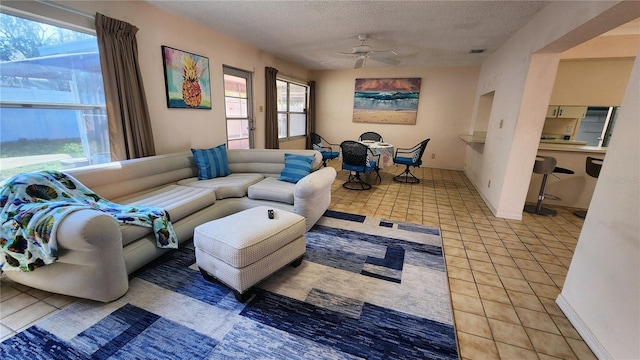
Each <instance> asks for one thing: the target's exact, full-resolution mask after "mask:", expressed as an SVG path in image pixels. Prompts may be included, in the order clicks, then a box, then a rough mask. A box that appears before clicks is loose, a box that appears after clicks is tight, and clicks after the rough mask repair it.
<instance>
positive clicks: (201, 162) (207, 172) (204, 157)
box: [191, 144, 231, 180]
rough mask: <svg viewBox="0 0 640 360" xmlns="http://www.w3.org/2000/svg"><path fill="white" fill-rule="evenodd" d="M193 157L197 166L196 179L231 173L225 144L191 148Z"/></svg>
mask: <svg viewBox="0 0 640 360" xmlns="http://www.w3.org/2000/svg"><path fill="white" fill-rule="evenodd" d="M191 153H192V154H193V159H194V160H195V162H196V165H197V166H198V179H199V180H206V179H213V178H217V177H220V176H227V175H229V174H231V170H229V164H228V163H227V146H226V145H225V144H222V145H219V146H216V147H214V148H211V149H191Z"/></svg>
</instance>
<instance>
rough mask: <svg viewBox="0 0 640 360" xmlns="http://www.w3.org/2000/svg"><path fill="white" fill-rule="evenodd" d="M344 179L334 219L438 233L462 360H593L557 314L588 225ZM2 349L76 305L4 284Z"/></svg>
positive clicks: (463, 189) (422, 174)
mask: <svg viewBox="0 0 640 360" xmlns="http://www.w3.org/2000/svg"><path fill="white" fill-rule="evenodd" d="M330 165H331V166H334V167H336V169H337V170H338V177H337V179H336V181H335V182H334V184H333V187H332V200H331V205H330V208H331V209H332V210H338V211H347V212H353V213H358V214H362V215H372V216H376V217H380V218H386V219H391V220H398V221H406V222H412V223H418V224H424V225H431V226H439V227H440V228H441V230H442V238H443V243H444V254H445V260H446V264H447V273H448V278H449V287H450V290H451V291H450V293H451V301H452V305H453V312H454V320H455V326H456V335H457V338H458V346H459V348H460V357H461V358H462V359H541V360H547V359H595V356H594V355H593V353H592V352H591V350H590V349H589V348H588V347H587V346H586V344H585V343H584V341H583V340H582V338H581V337H580V335H579V334H578V333H577V332H576V330H575V329H574V328H573V326H572V325H571V324H570V323H569V321H568V320H567V318H566V317H565V316H564V314H563V313H562V312H561V311H560V309H559V308H558V307H557V306H556V305H555V298H556V297H557V296H558V294H559V293H560V289H561V288H562V284H563V282H564V279H565V276H566V273H567V269H568V267H569V264H570V262H571V257H572V256H573V250H574V249H575V245H576V243H577V239H578V237H579V234H580V229H581V227H582V219H580V218H578V217H575V216H574V215H573V214H572V210H573V209H569V208H562V207H554V208H555V209H556V210H558V215H557V216H556V217H552V218H547V217H540V216H533V215H530V214H527V213H524V215H523V220H522V221H514V220H505V219H499V218H496V217H494V216H493V215H492V214H491V211H489V209H488V208H487V206H486V205H485V203H484V202H483V200H482V199H481V198H480V196H479V195H478V193H477V191H476V190H475V188H474V187H473V185H472V184H471V183H470V182H469V180H468V179H467V178H466V176H465V175H464V173H463V172H461V171H452V170H440V169H429V168H422V169H416V170H415V171H414V173H415V174H416V175H417V176H418V177H419V178H421V179H423V180H422V182H421V183H420V184H413V185H411V184H400V183H396V182H393V181H392V177H393V175H394V174H396V173H399V172H400V171H401V170H402V169H401V168H396V167H394V166H392V167H389V168H385V169H383V170H382V171H381V174H382V175H383V179H382V182H381V183H380V184H378V183H377V179H375V178H374V176H370V175H367V177H366V179H367V180H371V181H372V182H373V184H374V187H373V188H372V189H371V190H367V191H353V190H346V189H344V188H343V187H342V183H344V181H346V179H347V175H348V174H347V172H346V171H340V170H339V166H340V163H339V162H338V161H337V160H334V161H332V162H330ZM0 300H1V302H0V340H3V339H5V338H7V337H10V336H13V335H14V334H15V333H16V332H18V331H21V330H22V329H25V328H27V327H28V326H30V325H31V324H33V323H34V322H35V321H37V320H38V319H40V318H42V317H44V316H46V315H48V314H50V313H52V312H54V311H56V310H57V309H60V308H62V307H64V306H65V305H67V304H69V303H71V302H73V301H74V298H71V297H67V296H61V295H55V294H50V293H47V292H43V291H40V290H35V289H31V288H28V287H26V286H22V285H19V284H16V283H13V282H11V281H10V280H8V279H6V277H4V276H3V277H2V278H1V287H0Z"/></svg>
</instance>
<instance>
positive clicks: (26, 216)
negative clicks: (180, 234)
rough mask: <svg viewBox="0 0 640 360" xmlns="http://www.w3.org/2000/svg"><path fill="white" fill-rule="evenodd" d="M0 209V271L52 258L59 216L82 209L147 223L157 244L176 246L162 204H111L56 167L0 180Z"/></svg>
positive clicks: (36, 264)
mask: <svg viewBox="0 0 640 360" xmlns="http://www.w3.org/2000/svg"><path fill="white" fill-rule="evenodd" d="M0 208H1V210H0V273H2V272H3V271H6V270H21V271H33V270H35V269H36V268H38V267H41V266H44V265H46V264H51V263H53V262H54V261H56V260H57V258H58V247H57V242H56V230H57V227H58V225H59V223H60V220H62V219H63V218H64V217H65V216H67V215H68V214H70V213H72V212H74V211H77V210H81V209H95V210H100V211H104V212H106V213H108V214H110V215H111V216H113V217H114V218H115V219H116V220H117V221H119V222H121V223H126V224H133V225H140V226H146V227H152V228H153V232H154V234H155V236H156V244H157V246H158V247H160V248H172V249H176V248H178V239H177V237H176V234H175V232H174V230H173V226H172V225H171V222H170V221H169V214H168V213H167V212H166V211H165V210H164V209H161V208H158V207H150V206H128V205H120V204H115V203H112V202H110V201H108V200H106V199H104V198H102V197H100V196H99V195H98V194H96V193H94V192H93V191H91V190H90V189H89V188H87V187H86V186H84V185H83V184H81V183H80V182H79V181H78V180H76V179H75V178H73V177H72V176H70V175H68V174H64V173H61V172H57V171H39V172H32V173H24V174H19V175H16V176H13V177H11V178H9V179H6V180H4V181H2V182H0Z"/></svg>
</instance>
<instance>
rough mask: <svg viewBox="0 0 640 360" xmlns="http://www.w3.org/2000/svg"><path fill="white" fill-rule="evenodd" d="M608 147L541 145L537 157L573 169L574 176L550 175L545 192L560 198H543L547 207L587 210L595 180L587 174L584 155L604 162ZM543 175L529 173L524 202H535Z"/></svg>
mask: <svg viewBox="0 0 640 360" xmlns="http://www.w3.org/2000/svg"><path fill="white" fill-rule="evenodd" d="M606 152H607V148H605V147H598V146H586V145H564V144H548V143H540V145H539V146H538V155H539V156H553V157H554V158H556V160H557V164H556V166H558V167H562V168H566V169H570V170H573V171H574V172H575V174H556V173H554V174H553V175H550V176H549V178H548V182H547V188H546V193H547V194H550V195H554V196H557V197H559V198H560V199H559V200H554V199H552V198H551V197H546V198H545V199H544V203H545V204H546V205H560V206H568V207H573V208H579V209H586V208H588V207H589V203H590V202H591V196H592V194H593V190H594V189H595V186H596V182H597V181H598V179H596V178H593V177H591V176H589V175H588V174H587V172H586V161H587V156H590V157H593V158H598V159H604V158H605V155H606ZM541 182H542V175H540V174H535V173H532V175H531V182H530V183H529V191H528V192H527V202H528V203H536V201H537V200H538V193H539V191H540V184H541Z"/></svg>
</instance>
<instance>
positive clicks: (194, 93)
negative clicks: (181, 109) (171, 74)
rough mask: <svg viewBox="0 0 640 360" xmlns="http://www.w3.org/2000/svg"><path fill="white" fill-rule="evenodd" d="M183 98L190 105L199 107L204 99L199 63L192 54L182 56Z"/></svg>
mask: <svg viewBox="0 0 640 360" xmlns="http://www.w3.org/2000/svg"><path fill="white" fill-rule="evenodd" d="M182 78H183V79H184V81H182V100H184V103H185V104H187V106H189V107H198V106H199V105H200V101H201V100H202V89H201V88H200V83H199V81H198V80H199V79H200V74H199V70H198V63H197V62H196V61H195V60H193V58H192V57H191V56H190V55H185V56H183V57H182Z"/></svg>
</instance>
